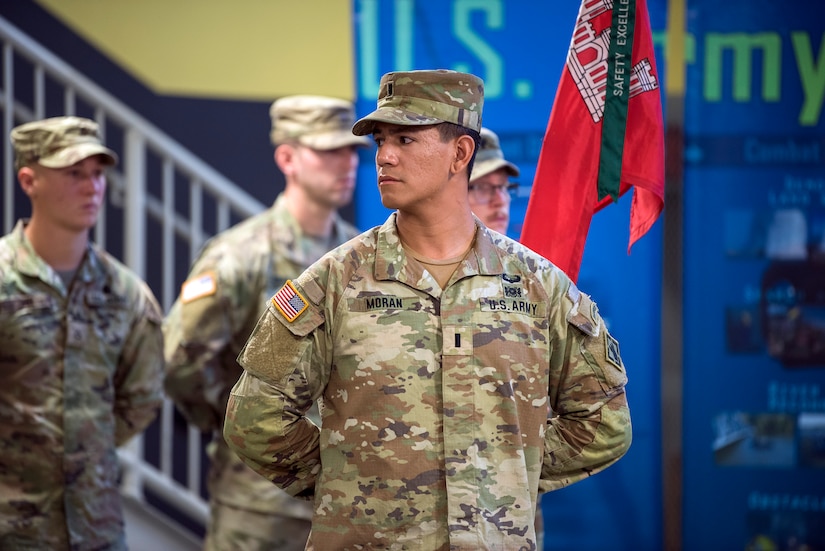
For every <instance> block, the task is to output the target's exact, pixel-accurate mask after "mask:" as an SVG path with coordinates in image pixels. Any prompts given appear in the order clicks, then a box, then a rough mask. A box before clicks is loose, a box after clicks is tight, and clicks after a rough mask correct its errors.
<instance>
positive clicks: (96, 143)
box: [11, 116, 117, 169]
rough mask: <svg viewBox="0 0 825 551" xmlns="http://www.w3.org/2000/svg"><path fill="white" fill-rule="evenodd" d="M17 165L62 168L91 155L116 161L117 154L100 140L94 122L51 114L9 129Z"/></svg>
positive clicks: (97, 128) (108, 163)
mask: <svg viewBox="0 0 825 551" xmlns="http://www.w3.org/2000/svg"><path fill="white" fill-rule="evenodd" d="M11 142H12V145H13V147H14V154H15V159H16V161H15V164H16V166H17V168H18V169H19V168H20V167H23V166H26V165H30V164H32V163H38V164H39V165H41V166H45V167H47V168H65V167H67V166H72V165H73V164H75V163H77V162H80V161H82V160H83V159H86V158H88V157H91V156H93V155H100V158H101V161H102V162H103V164H106V165H114V164H117V155H116V154H115V152H114V151H112V150H111V149H109V148H108V147H106V146H104V145H103V144H102V143H101V141H100V128H99V126H98V124H97V123H96V122H95V121H93V120H89V119H84V118H82V117H72V116H68V117H52V118H50V119H42V120H38V121H33V122H27V123H26V124H21V125H20V126H17V127H15V128H13V129H12V131H11Z"/></svg>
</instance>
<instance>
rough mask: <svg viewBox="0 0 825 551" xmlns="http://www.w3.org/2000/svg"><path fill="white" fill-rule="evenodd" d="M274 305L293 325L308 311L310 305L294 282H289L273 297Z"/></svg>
mask: <svg viewBox="0 0 825 551" xmlns="http://www.w3.org/2000/svg"><path fill="white" fill-rule="evenodd" d="M272 305H273V306H275V308H277V309H278V311H279V312H280V313H282V314H283V315H284V317H285V318H286V319H287V321H289V322H290V323H292V322H293V321H295V320H296V319H298V316H300V315H301V312H303V311H304V310H306V309H307V307H308V306H309V303H308V302H307V300H306V299H305V298H304V297H303V296H301V293H299V292H298V289H296V288H295V286H294V285H293V284H292V281H291V280H287V281H286V283H284V286H283V287H281V290H280V291H278V292H277V293H275V296H274V297H272Z"/></svg>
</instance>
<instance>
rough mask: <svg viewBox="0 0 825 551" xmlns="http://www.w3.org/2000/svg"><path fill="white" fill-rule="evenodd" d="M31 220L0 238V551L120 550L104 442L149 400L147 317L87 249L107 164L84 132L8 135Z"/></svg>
mask: <svg viewBox="0 0 825 551" xmlns="http://www.w3.org/2000/svg"><path fill="white" fill-rule="evenodd" d="M11 140H12V143H13V146H14V151H15V156H16V158H15V163H16V165H15V168H16V169H17V176H18V179H19V181H20V185H21V187H22V189H23V191H24V192H25V193H26V195H28V197H29V198H30V199H31V204H32V214H31V218H30V219H28V220H26V219H24V220H20V221H19V222H18V223H17V226H16V227H15V228H14V230H13V231H12V232H11V233H10V234H8V235H6V236H5V237H3V238H0V375H1V376H2V379H3V385H2V388H0V445H2V452H0V550H44V551H45V550H49V551H61V550H69V549H71V550H74V551H81V550H96V551H101V550H109V551H114V550H123V549H126V542H125V536H124V530H123V515H122V511H121V501H120V493H119V489H118V478H119V476H120V470H119V465H118V460H117V455H116V450H115V447H116V446H120V445H122V444H125V443H126V442H127V441H128V440H129V439H130V438H131V437H132V436H134V435H135V434H137V433H139V432H140V431H142V430H143V429H144V428H146V426H147V425H149V423H151V421H152V420H153V419H154V418H155V416H156V415H157V411H158V407H159V406H160V403H161V400H162V397H163V388H162V382H163V342H162V339H163V335H162V333H161V327H160V324H161V311H160V308H159V306H158V304H157V301H156V300H155V297H154V296H153V295H152V292H151V291H150V290H149V288H148V287H147V286H146V284H145V283H144V282H143V281H141V280H140V279H139V278H138V277H137V276H136V275H135V274H134V273H132V272H131V271H130V270H128V269H127V268H126V267H125V266H123V265H122V264H121V263H119V262H118V261H117V260H115V259H114V258H113V257H112V256H110V255H109V254H107V253H106V252H104V251H103V250H102V249H100V248H99V247H97V246H96V245H94V244H92V243H90V241H89V229H90V228H91V227H92V226H94V224H95V222H96V220H97V216H98V211H99V210H100V208H101V206H102V204H103V200H104V199H103V198H104V192H105V189H106V178H105V176H104V169H105V168H106V167H107V166H111V165H114V164H115V163H116V161H117V158H116V156H115V154H114V153H113V152H112V151H111V150H109V149H108V148H106V147H104V146H103V145H102V144H101V142H100V139H99V137H98V125H97V124H96V123H95V122H94V121H91V120H88V119H84V118H80V117H56V118H51V119H45V120H40V121H35V122H31V123H28V124H24V125H22V126H18V127H17V128H15V129H13V130H12V132H11Z"/></svg>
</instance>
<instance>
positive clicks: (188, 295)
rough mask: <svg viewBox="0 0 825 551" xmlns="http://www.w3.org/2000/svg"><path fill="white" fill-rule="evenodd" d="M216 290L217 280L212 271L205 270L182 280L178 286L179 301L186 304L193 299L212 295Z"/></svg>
mask: <svg viewBox="0 0 825 551" xmlns="http://www.w3.org/2000/svg"><path fill="white" fill-rule="evenodd" d="M216 292H218V280H217V278H216V277H215V274H214V273H212V272H207V273H205V274H201V275H199V276H197V277H193V278H192V279H189V280H186V281H184V282H183V285H181V288H180V301H181V303H182V304H186V303H187V302H192V301H193V300H195V299H199V298H202V297H208V296H210V295H214V294H215V293H216Z"/></svg>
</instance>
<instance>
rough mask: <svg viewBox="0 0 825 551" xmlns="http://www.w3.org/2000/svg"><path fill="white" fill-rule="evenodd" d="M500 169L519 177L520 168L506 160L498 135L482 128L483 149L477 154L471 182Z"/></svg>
mask: <svg viewBox="0 0 825 551" xmlns="http://www.w3.org/2000/svg"><path fill="white" fill-rule="evenodd" d="M500 168H503V169H505V170H506V171H507V174H509V175H510V176H518V175H519V169H518V167H517V166H516V165H514V164H513V163H511V162H510V161H508V160H506V159H505V158H504V153H503V152H502V151H501V145H499V139H498V134H496V133H495V132H493V131H492V130H490V129H489V128H482V129H481V147H480V148H479V149H478V153H476V162H475V164H474V165H473V173H472V174H471V175H470V182H472V181H473V180H476V179H478V178H481V177H482V176H487V175H488V174H490V173H491V172H495V171H496V170H498V169H500Z"/></svg>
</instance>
